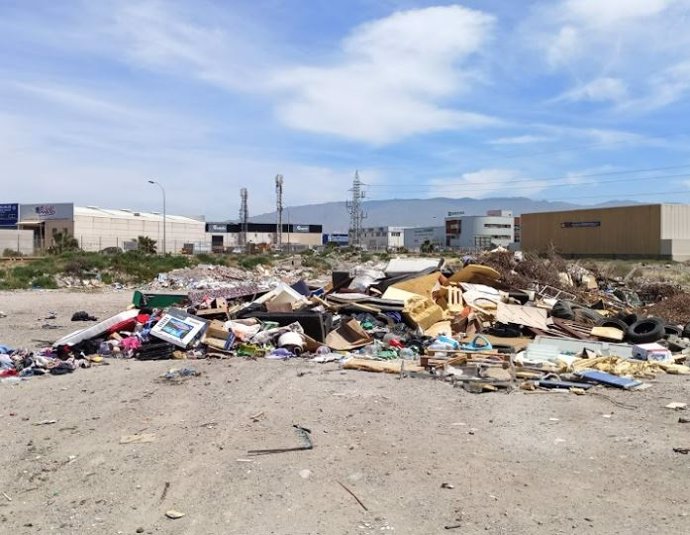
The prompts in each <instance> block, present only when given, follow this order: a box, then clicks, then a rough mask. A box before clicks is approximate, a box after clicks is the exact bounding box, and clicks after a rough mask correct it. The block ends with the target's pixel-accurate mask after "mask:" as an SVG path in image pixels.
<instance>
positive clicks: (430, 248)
mask: <svg viewBox="0 0 690 535" xmlns="http://www.w3.org/2000/svg"><path fill="white" fill-rule="evenodd" d="M419 250H420V251H421V252H423V253H433V252H434V244H433V243H431V242H430V241H429V240H424V243H423V244H422V245H421V246H420V247H419Z"/></svg>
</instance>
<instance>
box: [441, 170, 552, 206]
mask: <svg viewBox="0 0 690 535" xmlns="http://www.w3.org/2000/svg"><path fill="white" fill-rule="evenodd" d="M516 181H517V182H516ZM547 186H548V183H547V182H546V181H543V180H526V179H525V178H524V176H523V177H520V174H519V173H518V172H517V171H515V170H513V169H499V168H495V169H480V170H478V171H472V172H469V173H464V174H463V175H462V176H461V177H460V180H458V179H457V178H454V179H434V180H431V181H430V182H429V195H430V196H438V194H439V191H440V190H442V191H443V192H444V194H448V193H449V192H448V191H447V190H446V188H449V187H450V188H452V190H453V194H454V195H458V196H463V197H471V198H473V199H481V198H484V197H496V196H502V197H503V196H505V197H516V196H517V197H529V196H530V195H534V194H535V193H538V192H540V191H542V190H543V189H545V188H546V187H547Z"/></svg>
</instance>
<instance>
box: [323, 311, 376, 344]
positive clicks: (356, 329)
mask: <svg viewBox="0 0 690 535" xmlns="http://www.w3.org/2000/svg"><path fill="white" fill-rule="evenodd" d="M371 341H372V339H371V337H370V336H369V334H367V332H366V331H365V330H364V329H362V327H361V325H360V324H359V322H358V321H357V320H354V319H353V320H350V321H348V322H347V323H344V324H342V325H341V326H340V327H338V328H337V329H336V330H335V331H331V332H330V333H328V336H326V345H327V346H328V347H330V348H331V349H333V350H335V351H350V350H351V349H357V348H359V347H363V346H365V345H367V344H370V343H371Z"/></svg>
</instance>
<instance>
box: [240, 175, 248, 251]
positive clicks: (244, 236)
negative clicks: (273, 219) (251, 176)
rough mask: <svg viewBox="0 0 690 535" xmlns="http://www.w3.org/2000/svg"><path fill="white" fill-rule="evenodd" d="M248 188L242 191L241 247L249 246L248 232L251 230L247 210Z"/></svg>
mask: <svg viewBox="0 0 690 535" xmlns="http://www.w3.org/2000/svg"><path fill="white" fill-rule="evenodd" d="M248 196H249V195H248V193H247V188H242V189H241V190H240V199H241V202H240V225H241V231H240V245H243V246H246V245H247V230H248V229H249V210H248V208H247V197H248Z"/></svg>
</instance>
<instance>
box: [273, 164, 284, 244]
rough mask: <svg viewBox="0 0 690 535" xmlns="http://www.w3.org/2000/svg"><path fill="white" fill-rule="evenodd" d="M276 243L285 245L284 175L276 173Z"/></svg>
mask: <svg viewBox="0 0 690 535" xmlns="http://www.w3.org/2000/svg"><path fill="white" fill-rule="evenodd" d="M275 245H276V248H277V249H280V248H281V246H282V245H283V175H276V238H275Z"/></svg>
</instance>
